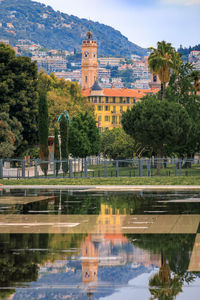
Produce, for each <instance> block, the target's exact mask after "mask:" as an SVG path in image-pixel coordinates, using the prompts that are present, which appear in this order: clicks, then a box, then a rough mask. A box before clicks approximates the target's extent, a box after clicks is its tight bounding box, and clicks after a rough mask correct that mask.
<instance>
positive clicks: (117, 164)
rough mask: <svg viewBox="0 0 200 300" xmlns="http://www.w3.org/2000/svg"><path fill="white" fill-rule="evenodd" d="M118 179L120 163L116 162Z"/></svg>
mask: <svg viewBox="0 0 200 300" xmlns="http://www.w3.org/2000/svg"><path fill="white" fill-rule="evenodd" d="M116 177H119V162H118V160H117V161H116Z"/></svg>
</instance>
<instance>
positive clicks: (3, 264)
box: [0, 234, 86, 299]
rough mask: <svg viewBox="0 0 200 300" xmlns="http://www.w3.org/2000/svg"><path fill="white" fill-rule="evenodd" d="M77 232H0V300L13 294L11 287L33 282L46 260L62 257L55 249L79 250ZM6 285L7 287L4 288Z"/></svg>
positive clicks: (79, 235) (80, 239) (81, 236)
mask: <svg viewBox="0 0 200 300" xmlns="http://www.w3.org/2000/svg"><path fill="white" fill-rule="evenodd" d="M85 236H86V235H81V234H77V235H74V234H71V235H64V234H0V270H1V276H0V299H6V298H7V297H8V296H9V295H11V294H13V293H15V289H14V288H15V287H18V286H24V284H25V283H26V284H27V283H29V282H33V281H37V279H38V272H39V267H40V266H41V265H42V264H44V263H45V262H47V261H51V262H54V261H55V260H57V259H66V256H67V255H69V256H70V255H71V254H70V253H68V254H66V253H65V252H64V253H63V252H62V251H59V250H66V249H71V248H77V249H80V245H81V242H82V240H83V239H84V238H85ZM6 288H9V289H6Z"/></svg>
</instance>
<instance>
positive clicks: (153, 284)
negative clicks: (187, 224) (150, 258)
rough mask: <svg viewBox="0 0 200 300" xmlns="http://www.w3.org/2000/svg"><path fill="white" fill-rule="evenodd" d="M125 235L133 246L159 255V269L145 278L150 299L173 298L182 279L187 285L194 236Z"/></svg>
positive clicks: (162, 299)
mask: <svg viewBox="0 0 200 300" xmlns="http://www.w3.org/2000/svg"><path fill="white" fill-rule="evenodd" d="M127 237H128V239H129V240H130V241H131V243H132V244H133V245H135V246H137V247H139V248H142V249H145V250H149V251H150V252H152V253H159V254H161V267H160V269H159V272H158V273H156V274H155V275H154V276H153V277H151V278H150V280H149V291H150V293H151V295H152V297H151V298H150V299H159V300H172V299H175V298H176V296H177V295H178V294H179V293H180V292H181V291H182V286H183V284H184V282H186V283H188V284H189V283H191V282H192V281H193V280H194V279H195V276H194V273H191V272H188V271H187V270H188V266H189V262H190V257H191V252H192V249H193V245H194V240H195V235H189V234H179V235H178V234H171V235H169V234H154V235H151V234H150V235H148V234H146V235H145V234H143V235H142V234H138V235H130V234H128V235H127Z"/></svg>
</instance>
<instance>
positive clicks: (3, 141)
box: [0, 112, 23, 158]
mask: <svg viewBox="0 0 200 300" xmlns="http://www.w3.org/2000/svg"><path fill="white" fill-rule="evenodd" d="M22 130H23V128H22V125H21V123H20V122H19V121H18V120H17V119H16V118H15V117H13V118H12V119H10V118H9V115H8V114H7V113H5V112H0V157H1V158H6V157H12V156H13V155H14V152H15V150H16V148H18V147H19V145H20V144H21V142H22V139H23V137H22V134H21V133H22Z"/></svg>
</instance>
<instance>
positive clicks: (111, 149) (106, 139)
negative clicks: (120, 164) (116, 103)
mask: <svg viewBox="0 0 200 300" xmlns="http://www.w3.org/2000/svg"><path fill="white" fill-rule="evenodd" d="M101 152H102V153H103V155H104V156H106V155H108V156H109V157H110V158H113V159H126V158H132V157H133V153H134V152H135V142H134V140H133V138H132V137H131V136H130V135H128V134H126V133H125V131H124V130H123V129H122V128H114V129H112V130H107V131H105V132H103V134H102V136H101Z"/></svg>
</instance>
